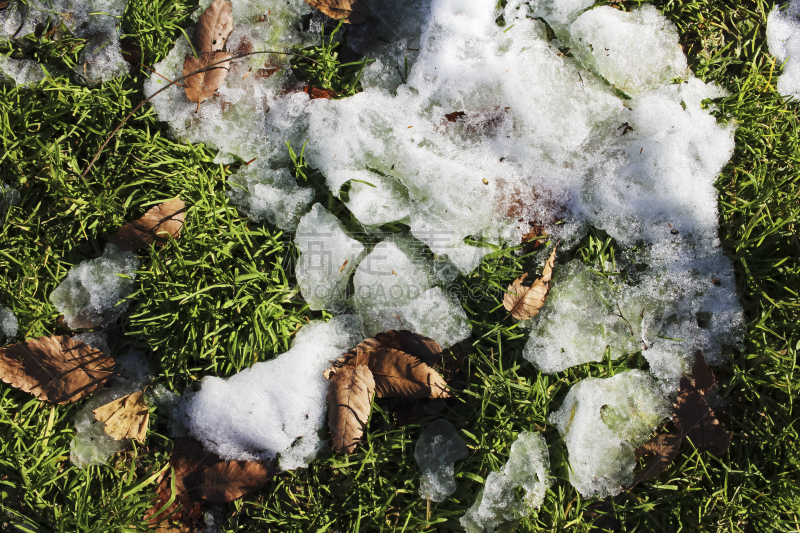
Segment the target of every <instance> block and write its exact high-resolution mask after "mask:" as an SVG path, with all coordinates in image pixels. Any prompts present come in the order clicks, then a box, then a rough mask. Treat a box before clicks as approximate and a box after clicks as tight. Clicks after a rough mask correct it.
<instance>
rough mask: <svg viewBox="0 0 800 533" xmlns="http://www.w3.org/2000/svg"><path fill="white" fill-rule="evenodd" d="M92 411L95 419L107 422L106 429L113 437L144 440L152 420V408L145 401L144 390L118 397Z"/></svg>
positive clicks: (116, 438)
mask: <svg viewBox="0 0 800 533" xmlns="http://www.w3.org/2000/svg"><path fill="white" fill-rule="evenodd" d="M92 412H93V413H94V417H95V419H97V420H99V421H100V422H103V423H105V425H106V427H105V430H104V431H105V432H106V435H108V436H109V437H111V438H112V439H114V440H121V439H136V440H138V441H139V442H144V439H145V436H146V435H147V422H148V420H150V408H149V407H148V406H147V402H145V399H144V391H137V392H133V393H131V394H128V395H126V396H123V397H122V398H117V399H116V400H114V401H113V402H109V403H107V404H105V405H103V406H100V407H98V408H97V409H95V410H94V411H92Z"/></svg>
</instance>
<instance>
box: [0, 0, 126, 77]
mask: <svg viewBox="0 0 800 533" xmlns="http://www.w3.org/2000/svg"><path fill="white" fill-rule="evenodd" d="M127 4H128V0H85V1H80V2H79V1H76V0H28V1H27V2H20V1H16V2H14V1H12V2H11V3H10V4H9V6H8V8H7V9H5V10H3V11H2V12H0V42H2V41H8V40H11V39H20V38H22V37H24V36H25V35H28V34H30V33H34V32H35V31H36V29H37V26H38V27H48V26H50V27H60V26H61V25H63V27H65V28H66V29H67V30H68V31H69V32H70V33H71V34H73V35H75V36H77V37H80V38H83V39H87V43H86V46H85V48H84V49H83V51H82V52H81V57H80V58H79V62H78V64H77V65H76V66H75V72H76V73H77V74H78V75H79V76H81V77H83V78H84V79H85V80H86V81H88V82H90V83H93V82H101V81H108V80H110V79H111V78H113V77H115V76H122V75H125V74H127V73H128V64H127V63H126V62H125V60H124V58H123V57H122V52H121V49H120V45H119V38H120V31H119V27H118V24H119V21H120V18H121V17H122V14H123V13H124V11H125V7H126V6H127ZM60 35H61V31H60V30H58V31H56V33H55V38H56V39H57V38H58V37H59V36H60ZM0 68H2V67H0ZM32 70H33V71H35V69H32ZM28 81H38V80H32V79H28ZM18 83H19V82H18Z"/></svg>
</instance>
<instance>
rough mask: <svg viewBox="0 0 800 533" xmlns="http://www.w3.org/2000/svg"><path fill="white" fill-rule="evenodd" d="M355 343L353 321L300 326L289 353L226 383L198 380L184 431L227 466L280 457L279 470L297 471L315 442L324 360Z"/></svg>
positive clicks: (310, 457) (316, 445)
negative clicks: (223, 460)
mask: <svg viewBox="0 0 800 533" xmlns="http://www.w3.org/2000/svg"><path fill="white" fill-rule="evenodd" d="M362 339H363V337H362V336H361V333H360V324H359V323H358V319H357V317H355V316H354V315H340V316H338V317H335V318H333V319H331V321H330V322H322V321H313V322H311V323H310V324H307V325H305V326H303V328H302V329H301V330H300V331H299V332H298V334H297V337H296V338H295V340H294V342H293V343H292V349H291V350H289V351H288V352H286V353H284V354H281V355H280V356H278V357H277V358H275V359H273V360H271V361H266V362H263V363H256V364H255V365H253V366H252V367H250V368H248V369H246V370H243V371H241V372H239V373H238V374H236V375H234V376H232V377H231V378H229V379H220V378H217V377H206V378H204V379H203V381H202V382H201V388H200V391H199V392H198V393H197V394H195V395H194V396H193V397H191V398H190V399H189V400H187V402H186V405H185V406H184V413H185V416H186V420H187V424H188V427H189V429H190V431H191V433H192V435H194V436H195V437H196V438H198V439H199V440H200V441H202V442H203V445H204V446H205V447H206V449H208V450H211V451H213V452H214V453H217V454H219V455H220V456H221V457H224V458H225V459H230V460H239V459H242V460H265V459H274V458H275V457H276V456H278V455H280V467H281V468H282V469H283V470H292V469H295V468H302V467H305V466H306V465H307V464H308V463H309V462H310V461H311V460H313V459H314V457H315V456H316V454H317V452H318V451H319V450H320V449H321V447H322V445H323V443H322V441H321V439H320V437H319V433H320V431H321V430H322V428H323V426H324V423H325V412H326V407H325V406H326V403H325V398H326V394H327V390H328V382H327V381H326V380H325V378H324V377H323V376H322V373H323V371H324V370H325V369H326V368H327V367H328V366H329V365H330V363H331V361H333V360H334V359H336V358H337V357H339V356H340V355H341V354H342V353H343V352H345V351H347V350H349V349H350V348H352V347H353V346H355V345H356V344H357V343H358V342H360V341H361V340H362Z"/></svg>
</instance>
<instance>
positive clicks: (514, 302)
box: [503, 247, 557, 320]
mask: <svg viewBox="0 0 800 533" xmlns="http://www.w3.org/2000/svg"><path fill="white" fill-rule="evenodd" d="M556 249H557V247H553V251H552V252H551V253H550V257H549V258H548V259H547V262H546V263H545V264H544V270H542V275H541V277H540V278H539V279H537V280H536V281H535V282H534V283H533V285H531V286H530V287H526V286H524V285H523V281H525V278H527V277H528V273H527V272H526V273H525V274H523V275H522V276H520V277H518V278H517V279H515V280H514V283H512V284H511V285H509V286H508V292H506V294H505V296H504V297H503V307H505V308H506V311H508V312H509V313H508V314H509V315H511V316H513V317H514V318H516V319H518V320H528V319H529V318H533V317H535V316H536V315H538V314H539V310H540V309H541V308H542V307H543V306H544V303H545V301H547V294H548V293H549V292H550V280H551V279H552V277H553V267H554V266H555V261H556ZM506 318H508V317H506Z"/></svg>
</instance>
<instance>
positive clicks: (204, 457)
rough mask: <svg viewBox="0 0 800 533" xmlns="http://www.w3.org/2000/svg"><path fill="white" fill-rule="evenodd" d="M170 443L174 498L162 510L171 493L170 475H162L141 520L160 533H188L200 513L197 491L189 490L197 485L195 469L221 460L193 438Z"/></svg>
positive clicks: (193, 526)
mask: <svg viewBox="0 0 800 533" xmlns="http://www.w3.org/2000/svg"><path fill="white" fill-rule="evenodd" d="M174 443H175V448H174V449H173V451H172V457H170V460H169V464H170V467H171V468H172V472H173V474H172V475H174V476H175V499H174V500H173V502H172V504H171V505H170V506H169V507H167V508H166V509H163V508H164V506H165V505H166V504H167V502H168V501H169V500H170V498H171V496H172V490H171V484H172V475H167V476H164V478H163V479H162V480H161V483H160V484H159V485H158V489H156V497H155V498H154V499H153V501H152V502H151V503H152V507H151V508H150V509H148V510H147V512H145V515H144V519H145V520H146V521H147V522H149V523H150V524H151V525H153V526H157V528H158V531H160V532H162V533H190V532H192V531H194V530H195V525H196V524H197V522H198V521H199V520H200V519H201V518H202V516H203V507H202V504H201V503H200V502H199V501H198V500H199V498H198V495H197V491H196V490H193V489H195V488H196V486H197V477H198V476H197V470H198V468H200V467H202V466H207V465H215V464H217V463H219V462H221V460H220V458H219V457H217V456H216V455H214V454H213V453H211V452H207V451H206V450H204V449H203V446H202V444H200V442H199V441H197V440H196V439H193V438H189V437H178V438H176V439H175V440H174ZM162 509H163V510H162ZM159 511H161V512H159ZM156 513H158V514H156Z"/></svg>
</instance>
